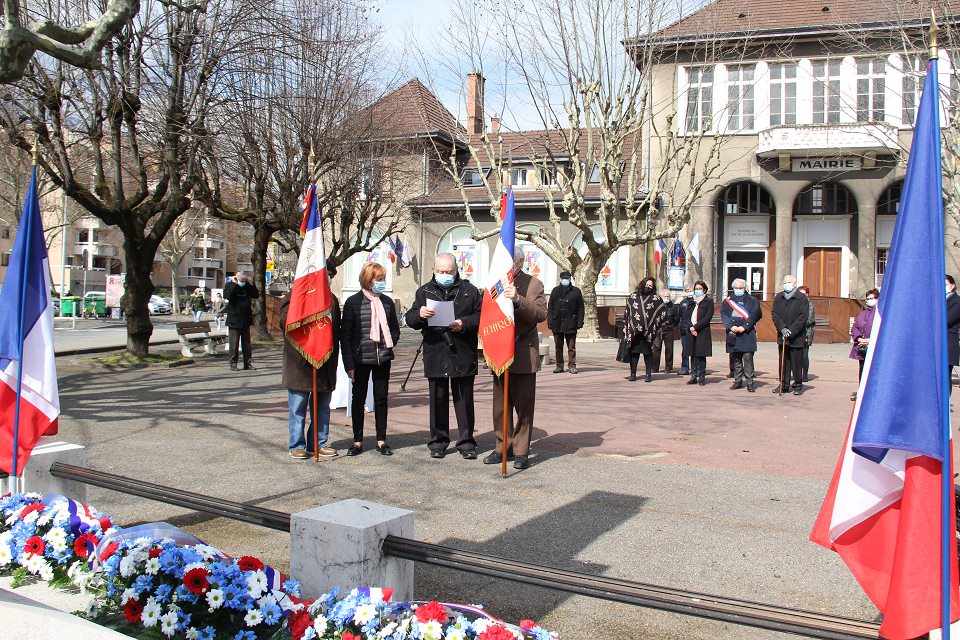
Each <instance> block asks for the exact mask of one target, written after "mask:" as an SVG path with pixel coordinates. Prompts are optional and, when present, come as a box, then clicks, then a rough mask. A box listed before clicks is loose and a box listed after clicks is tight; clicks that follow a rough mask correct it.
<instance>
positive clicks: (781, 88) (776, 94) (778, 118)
mask: <svg viewBox="0 0 960 640" xmlns="http://www.w3.org/2000/svg"><path fill="white" fill-rule="evenodd" d="M769 69H770V100H769V109H770V126H772V127H777V126H782V125H787V126H794V125H796V124H797V122H798V120H797V102H798V96H799V83H798V81H797V76H798V75H799V72H800V65H799V64H798V63H797V62H793V61H789V62H771V63H770V64H769ZM789 70H792V75H791V73H789V72H788V71H789ZM790 86H792V87H793V96H792V97H791V96H789V95H787V93H788V89H789V87H790ZM775 101H776V102H777V103H778V105H779V108H777V107H776V106H775V104H774V103H775Z"/></svg>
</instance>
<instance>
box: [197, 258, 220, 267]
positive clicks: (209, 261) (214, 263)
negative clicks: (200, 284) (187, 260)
mask: <svg viewBox="0 0 960 640" xmlns="http://www.w3.org/2000/svg"><path fill="white" fill-rule="evenodd" d="M191 266H194V267H206V268H208V269H223V260H217V259H215V258H194V259H193V264H192V265H191Z"/></svg>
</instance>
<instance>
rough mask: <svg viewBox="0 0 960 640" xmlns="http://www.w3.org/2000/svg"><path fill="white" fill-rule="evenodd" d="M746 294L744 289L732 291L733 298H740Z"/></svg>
mask: <svg viewBox="0 0 960 640" xmlns="http://www.w3.org/2000/svg"><path fill="white" fill-rule="evenodd" d="M746 292H747V290H746V289H734V290H733V295H735V296H742V295H743V294H745V293H746Z"/></svg>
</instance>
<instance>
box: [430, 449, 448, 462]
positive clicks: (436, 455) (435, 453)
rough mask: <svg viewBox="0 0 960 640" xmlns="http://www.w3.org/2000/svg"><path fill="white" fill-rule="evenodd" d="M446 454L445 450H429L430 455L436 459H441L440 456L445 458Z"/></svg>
mask: <svg viewBox="0 0 960 640" xmlns="http://www.w3.org/2000/svg"><path fill="white" fill-rule="evenodd" d="M446 456H447V452H446V451H440V450H434V451H431V452H430V457H431V458H436V459H437V460H440V459H442V458H445V457H446Z"/></svg>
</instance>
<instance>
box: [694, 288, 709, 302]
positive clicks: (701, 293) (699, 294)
mask: <svg viewBox="0 0 960 640" xmlns="http://www.w3.org/2000/svg"><path fill="white" fill-rule="evenodd" d="M705 295H706V292H704V291H700V290H699V289H697V290H696V291H694V292H693V297H694V298H695V299H697V300H699V299H701V298H702V297H703V296H705Z"/></svg>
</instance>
